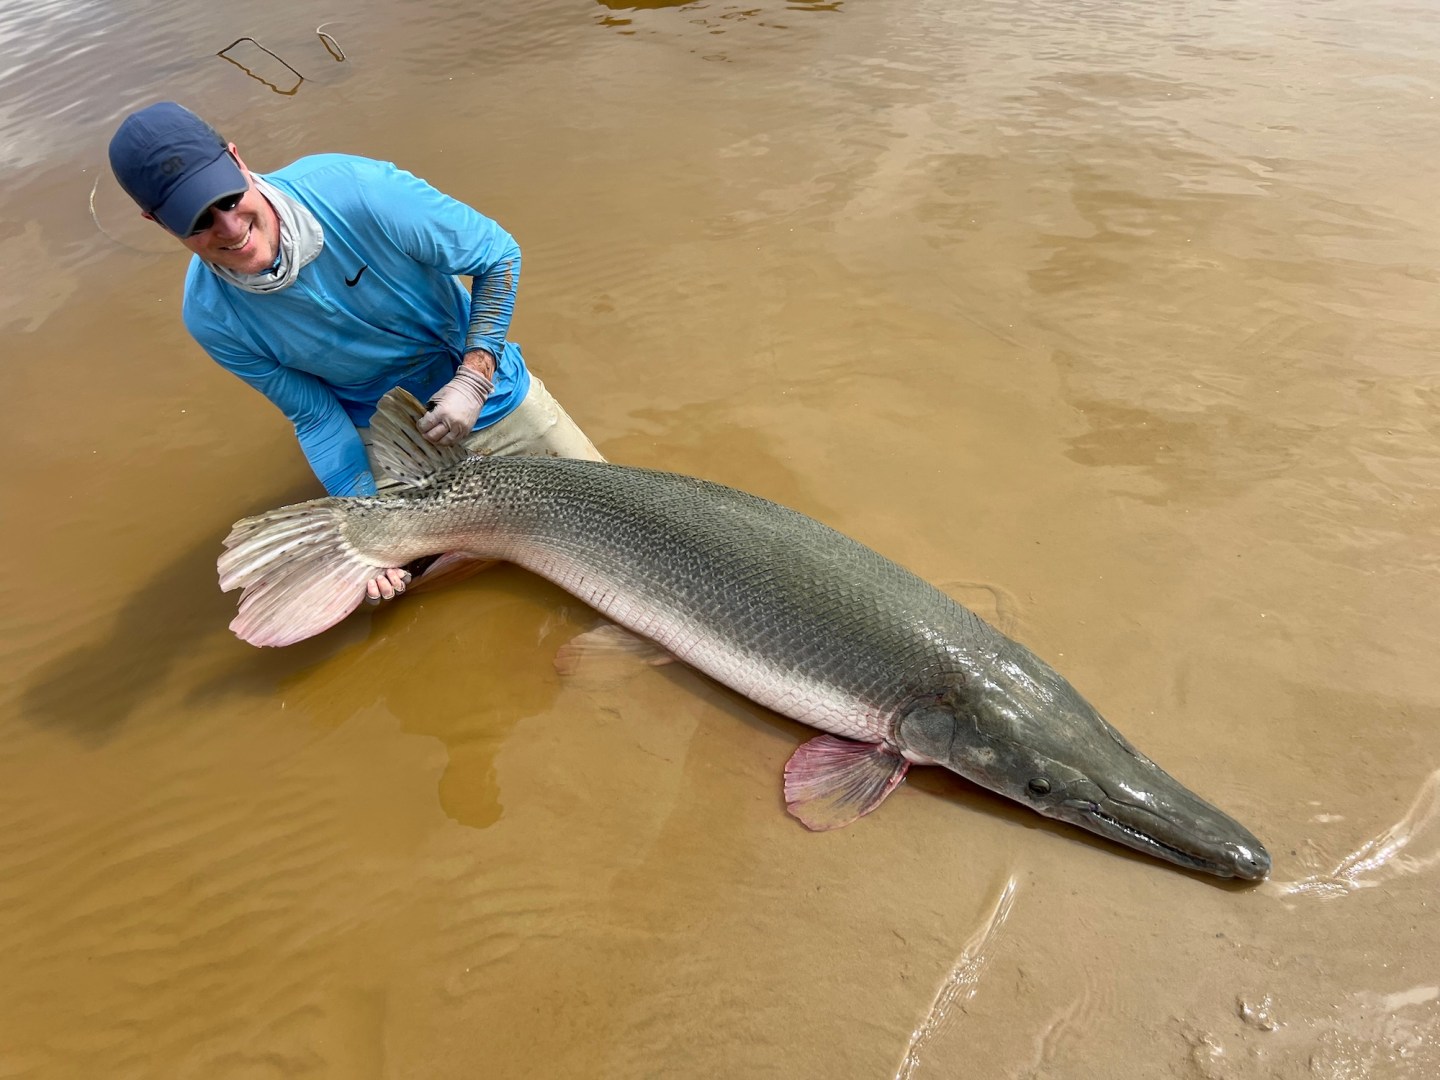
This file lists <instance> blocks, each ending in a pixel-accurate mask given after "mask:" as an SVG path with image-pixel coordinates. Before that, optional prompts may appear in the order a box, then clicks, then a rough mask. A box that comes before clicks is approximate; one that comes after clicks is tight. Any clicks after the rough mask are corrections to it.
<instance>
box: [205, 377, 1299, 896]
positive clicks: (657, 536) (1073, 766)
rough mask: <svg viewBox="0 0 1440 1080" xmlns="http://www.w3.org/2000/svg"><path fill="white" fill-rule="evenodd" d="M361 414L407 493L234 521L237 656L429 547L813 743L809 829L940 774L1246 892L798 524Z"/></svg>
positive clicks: (1205, 831)
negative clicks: (596, 620)
mask: <svg viewBox="0 0 1440 1080" xmlns="http://www.w3.org/2000/svg"><path fill="white" fill-rule="evenodd" d="M421 411H422V410H421V406H420V405H419V403H418V402H416V401H415V400H414V398H412V397H410V396H409V395H408V394H405V393H404V392H403V391H392V392H391V393H390V394H389V395H387V396H386V398H385V399H384V400H383V401H382V403H381V406H380V409H379V411H378V412H377V414H376V416H375V418H374V420H373V421H372V427H371V436H372V449H373V450H374V452H375V453H376V456H377V458H378V459H379V460H380V462H381V466H382V469H383V470H384V471H386V472H388V473H390V474H391V475H393V476H394V477H395V478H397V479H399V480H401V481H402V482H403V483H404V485H405V487H404V488H403V489H401V490H399V491H396V492H395V493H393V494H385V495H379V496H372V497H354V498H333V497H332V498H323V499H316V500H313V501H310V502H306V503H301V504H298V505H295V506H289V507H284V508H281V509H278V510H273V511H270V512H268V513H264V514H260V515H258V516H255V517H251V518H247V519H245V520H243V521H240V522H238V523H236V525H235V526H234V529H233V530H232V531H231V533H230V535H229V536H228V537H227V538H226V540H225V548H226V550H225V552H224V553H223V554H222V555H221V557H220V560H219V571H220V586H221V588H222V589H224V590H226V591H228V590H231V589H234V588H241V589H243V590H244V591H243V593H242V595H241V598H240V605H239V612H238V614H237V615H236V617H235V619H234V621H233V622H232V623H231V624H230V625H231V629H232V630H234V631H235V633H236V634H237V635H239V636H240V637H241V638H242V639H244V640H245V641H248V642H251V643H252V644H255V645H288V644H290V643H292V642H295V641H299V640H301V639H303V638H307V637H310V636H312V635H314V634H317V633H320V632H321V631H322V630H325V629H327V628H328V627H330V626H333V625H334V624H335V623H337V622H339V621H340V620H341V619H343V618H344V617H345V616H346V615H348V614H349V613H350V612H351V611H353V610H354V609H355V608H356V607H357V606H358V605H359V604H360V602H361V601H362V599H363V598H364V595H365V583H366V582H367V581H368V580H370V579H371V578H373V577H374V576H375V575H376V574H377V573H379V572H380V571H381V570H383V569H384V568H386V567H397V566H403V565H405V564H407V563H409V562H411V561H412V560H415V559H417V558H420V557H423V556H426V555H434V554H437V553H441V552H465V553H468V554H470V555H473V556H477V557H484V558H489V559H503V560H508V561H510V562H513V563H516V564H517V565H519V566H522V567H524V568H526V569H527V570H530V571H532V572H533V573H536V574H538V575H540V576H541V577H544V578H547V579H548V580H550V581H552V582H554V583H555V584H556V585H558V586H560V587H561V588H562V589H565V590H566V591H567V592H570V593H572V594H574V595H575V596H576V597H578V598H579V599H581V600H583V601H584V602H586V603H587V604H589V605H590V606H591V607H593V608H595V609H596V610H597V611H599V612H600V613H601V614H603V615H605V616H607V617H608V618H609V619H611V620H613V621H614V622H616V623H618V624H620V625H621V626H622V627H624V628H626V629H628V630H629V631H631V632H633V633H635V634H638V635H640V636H642V637H645V638H649V639H651V640H652V641H653V642H654V643H656V644H657V645H658V646H659V647H660V648H662V649H664V650H665V651H667V652H668V653H670V654H672V655H673V656H674V657H676V658H678V659H679V660H682V661H684V662H685V663H687V664H690V665H692V666H693V667H695V668H698V669H699V670H700V671H702V672H704V673H705V674H706V675H708V676H710V677H711V678H713V679H715V680H716V681H718V682H720V683H723V684H724V685H726V686H728V687H730V688H732V689H733V690H736V691H738V692H739V693H741V694H743V695H745V696H746V697H748V698H750V699H751V700H753V701H755V702H758V703H759V704H761V705H763V706H766V707H767V708H770V709H773V710H774V711H775V712H777V713H781V714H783V715H785V716H788V717H791V718H793V719H795V720H798V721H800V722H801V723H804V724H808V725H810V726H812V727H815V728H819V729H820V730H821V731H823V732H826V734H823V735H820V736H818V737H816V738H813V739H811V740H810V741H808V742H806V743H805V744H803V745H802V746H800V747H799V749H797V750H796V751H795V753H794V754H793V756H791V758H790V760H789V761H788V762H787V764H786V766H785V778H784V793H785V801H786V804H787V808H788V809H789V811H790V813H792V814H793V815H794V816H796V817H797V818H799V819H800V821H802V822H803V823H804V824H805V825H806V826H808V827H809V828H811V829H817V830H820V829H832V828H838V827H840V826H842V825H846V824H849V823H850V822H852V821H854V820H855V819H856V818H858V817H860V816H861V815H863V814H867V813H869V812H870V811H872V810H874V809H875V808H876V807H877V806H879V805H880V803H881V802H883V801H884V800H885V798H886V797H887V796H888V795H889V794H890V792H891V791H893V790H894V789H895V787H896V786H897V785H898V784H899V783H900V782H901V780H903V779H904V777H905V774H906V771H907V770H908V769H909V768H910V766H911V765H912V764H919V765H941V766H944V767H945V768H948V769H951V770H952V771H954V772H956V773H958V774H960V775H961V776H963V777H965V778H966V779H968V780H971V781H973V782H974V783H976V784H979V785H980V786H982V787H985V788H989V789H990V790H992V791H996V792H999V793H1000V794H1002V795H1005V796H1008V797H1009V798H1011V799H1014V800H1016V801H1018V802H1020V803H1023V804H1024V805H1026V806H1029V807H1031V808H1033V809H1034V810H1037V811H1038V812H1039V813H1041V814H1044V815H1046V816H1048V817H1052V818H1058V819H1060V820H1063V821H1068V822H1071V823H1073V824H1075V825H1078V826H1080V827H1081V828H1084V829H1088V830H1089V831H1090V832H1093V833H1098V834H1099V835H1100V836H1103V837H1108V838H1109V839H1111V840H1113V841H1116V842H1118V843H1120V844H1124V845H1126V846H1127V847H1130V848H1134V849H1135V850H1137V851H1142V852H1145V853H1146V854H1149V855H1153V856H1156V857H1158V858H1160V859H1164V860H1167V861H1169V862H1172V863H1176V864H1178V865H1180V866H1183V867H1187V868H1190V869H1194V870H1201V871H1206V872H1208V873H1211V874H1216V875H1219V876H1221V877H1239V878H1246V879H1251V880H1254V879H1258V878H1263V877H1264V876H1265V875H1266V874H1267V873H1268V872H1269V870H1270V856H1269V855H1268V854H1267V853H1266V851H1265V849H1264V847H1263V846H1261V844H1260V842H1259V841H1258V840H1257V839H1256V838H1255V837H1254V836H1253V835H1251V834H1250V833H1249V832H1248V831H1247V830H1246V829H1245V828H1244V827H1243V826H1241V825H1240V824H1239V823H1238V822H1236V821H1234V820H1233V819H1232V818H1230V817H1229V816H1227V815H1226V814H1224V813H1222V812H1221V811H1220V810H1218V809H1216V808H1215V807H1214V806H1212V805H1210V804H1209V803H1208V802H1206V801H1205V800H1203V799H1201V798H1200V797H1199V796H1198V795H1196V794H1194V793H1193V792H1191V791H1190V790H1189V789H1187V788H1186V787H1184V786H1183V785H1181V784H1180V783H1179V782H1178V781H1177V780H1175V779H1174V778H1173V777H1171V776H1170V775H1169V774H1168V773H1167V772H1165V771H1164V770H1163V769H1161V768H1160V767H1159V766H1158V765H1156V764H1155V763H1154V762H1152V761H1151V760H1150V759H1149V758H1147V757H1146V756H1145V755H1144V754H1142V753H1140V752H1139V751H1138V750H1136V749H1135V748H1134V747H1133V746H1131V745H1130V743H1129V742H1127V741H1126V739H1125V738H1124V737H1123V736H1122V735H1121V734H1120V733H1119V732H1118V731H1116V730H1115V728H1113V727H1111V725H1110V724H1109V723H1108V722H1106V721H1105V720H1104V719H1103V718H1102V717H1101V716H1100V714H1099V713H1098V712H1096V711H1095V709H1094V708H1092V707H1091V706H1090V704H1089V703H1088V702H1086V701H1085V699H1084V698H1082V697H1081V696H1080V694H1079V693H1078V692H1077V691H1076V690H1075V689H1074V688H1073V687H1072V686H1071V685H1070V683H1068V682H1067V681H1066V680H1065V679H1064V678H1063V677H1061V676H1060V675H1059V674H1058V673H1057V672H1056V671H1055V670H1054V669H1052V668H1051V667H1050V666H1049V665H1048V664H1046V663H1045V662H1044V661H1043V660H1041V659H1040V658H1039V657H1037V656H1035V654H1034V653H1032V652H1030V650H1028V649H1026V648H1025V647H1024V646H1023V645H1020V644H1019V643H1017V642H1015V641H1012V640H1010V639H1009V638H1007V637H1006V636H1004V635H1003V634H1001V633H1000V632H999V631H997V630H995V629H994V628H992V627H991V626H989V625H988V624H987V623H985V622H984V621H983V620H982V619H980V618H979V617H978V616H976V615H975V614H973V613H972V612H970V611H969V610H967V609H966V608H964V607H962V606H961V605H959V604H957V603H956V602H955V601H954V600H952V599H951V598H950V597H948V596H946V595H945V594H944V593H942V592H941V591H939V590H938V589H936V588H934V587H932V586H930V585H928V584H927V583H925V582H924V581H922V580H921V579H920V578H918V577H916V576H915V575H914V574H912V573H910V572H909V571H907V570H905V569H903V568H902V567H900V566H898V565H896V564H895V563H893V562H891V561H890V560H889V559H886V558H884V557H883V556H881V555H880V554H878V553H876V552H875V551H872V550H871V549H870V548H868V547H865V546H864V545H862V544H860V543H858V542H856V541H854V540H852V539H850V538H849V537H846V536H844V535H842V534H841V533H838V532H836V531H835V530H833V529H831V528H829V527H827V526H825V525H823V524H821V523H820V522H818V521H816V520H814V519H813V518H810V517H807V516H805V515H804V514H801V513H798V512H796V511H794V510H790V509H787V508H785V507H783V506H780V505H778V504H776V503H773V502H769V501H768V500H765V499H761V498H758V497H756V496H754V495H749V494H746V493H745V492H742V491H737V490H735V489H733V488H728V487H724V486H721V485H719V484H714V483H710V482H708V481H705V480H700V479H696V478H694V477H690V476H682V475H679V474H675V473H668V472H660V471H655V470H651V469H641V468H632V467H628V466H623V465H614V464H609V463H606V462H595V461H572V460H567V459H560V458H537V457H496V458H483V457H475V456H472V455H469V454H467V453H466V452H465V451H464V450H463V449H461V448H460V447H448V448H441V447H435V446H432V445H431V444H430V443H428V442H427V441H425V440H424V439H423V438H422V437H420V436H419V435H418V434H417V433H416V432H415V429H414V418H415V417H416V416H418V415H419V414H420V412H421Z"/></svg>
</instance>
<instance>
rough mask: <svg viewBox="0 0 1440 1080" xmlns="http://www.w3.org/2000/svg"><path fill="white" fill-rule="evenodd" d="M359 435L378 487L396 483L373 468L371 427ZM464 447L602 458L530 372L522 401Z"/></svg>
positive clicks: (491, 451)
mask: <svg viewBox="0 0 1440 1080" xmlns="http://www.w3.org/2000/svg"><path fill="white" fill-rule="evenodd" d="M360 437H361V438H362V439H363V440H364V441H365V453H366V455H367V456H368V457H369V458H370V471H371V472H373V473H374V474H375V486H376V488H377V490H380V491H384V490H386V489H387V488H392V487H396V486H398V484H399V482H398V481H396V480H390V479H388V478H386V477H384V476H383V475H382V473H381V472H380V470H379V469H378V468H376V465H375V456H374V455H373V454H372V453H371V452H370V429H369V428H361V429H360ZM465 447H466V449H468V450H471V451H473V452H474V453H477V454H487V455H488V454H499V455H501V456H502V457H503V456H512V455H513V456H516V457H563V458H583V459H585V460H587V461H604V460H605V458H604V457H603V456H602V455H601V453H600V451H599V450H596V449H595V444H594V443H592V442H591V441H590V440H589V439H588V438H587V437H586V435H585V433H584V432H583V431H581V430H580V427H579V425H578V424H576V423H575V421H574V420H571V419H570V414H569V413H567V412H566V411H565V409H564V407H563V406H562V405H561V404H560V403H559V402H558V401H556V400H555V399H554V398H553V397H551V395H550V391H549V390H546V389H545V384H544V383H543V382H541V381H540V379H539V378H538V377H537V376H536V375H535V373H534V372H533V371H532V372H531V373H530V392H529V393H528V394H526V395H525V400H524V401H522V402H520V404H519V405H517V406H515V408H513V409H512V410H510V413H509V415H508V416H506V417H505V418H504V419H502V420H498V421H496V422H495V423H493V424H491V425H490V426H489V427H487V428H481V429H480V430H479V431H476V432H473V433H472V434H471V435H470V437H469V438H467V439H466V440H465Z"/></svg>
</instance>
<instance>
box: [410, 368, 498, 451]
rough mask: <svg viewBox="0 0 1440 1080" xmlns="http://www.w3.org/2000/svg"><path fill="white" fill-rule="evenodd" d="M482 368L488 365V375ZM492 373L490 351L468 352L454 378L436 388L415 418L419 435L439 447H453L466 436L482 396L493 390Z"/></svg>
mask: <svg viewBox="0 0 1440 1080" xmlns="http://www.w3.org/2000/svg"><path fill="white" fill-rule="evenodd" d="M472 358H476V359H472ZM482 365H483V366H482ZM484 368H489V374H487V373H486V371H485V370H484ZM494 372H495V361H494V360H493V359H492V358H491V356H490V354H489V353H485V352H478V353H467V354H466V356H465V361H464V363H462V364H461V365H460V367H459V369H458V370H457V371H456V372H455V377H454V378H453V379H451V380H450V381H449V382H448V383H446V384H445V385H444V386H442V387H441V388H440V389H439V390H437V391H435V396H434V397H433V398H431V399H430V400H429V402H428V403H427V411H426V413H425V415H424V416H422V417H420V419H419V420H417V421H415V426H416V427H417V428H418V429H419V430H420V434H421V435H424V436H425V438H427V439H429V440H430V441H431V442H432V443H438V444H439V445H440V446H453V445H454V444H455V443H457V442H459V441H460V440H461V439H463V438H465V436H467V435H469V434H470V432H471V430H473V429H474V427H475V421H476V420H478V419H479V418H480V410H481V409H483V408H484V407H485V399H486V398H488V397H489V396H490V395H491V393H493V392H494V390H495V384H494V383H493V382H492V381H491V376H492V375H493V374H494Z"/></svg>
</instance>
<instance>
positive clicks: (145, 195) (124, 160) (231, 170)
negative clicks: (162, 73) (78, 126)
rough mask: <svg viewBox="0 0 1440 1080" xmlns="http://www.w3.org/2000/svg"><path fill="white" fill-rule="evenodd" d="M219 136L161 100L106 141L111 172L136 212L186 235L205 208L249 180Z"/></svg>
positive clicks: (241, 188) (133, 116)
mask: <svg viewBox="0 0 1440 1080" xmlns="http://www.w3.org/2000/svg"><path fill="white" fill-rule="evenodd" d="M228 151H229V144H228V143H226V141H225V140H224V139H223V138H221V137H220V133H219V132H218V131H216V130H215V129H214V128H213V127H211V126H210V125H209V124H207V123H206V122H205V121H204V120H201V119H200V117H198V116H196V115H195V114H194V113H193V112H191V111H190V110H189V109H187V108H185V107H184V106H182V105H177V104H175V102H173V101H161V102H159V103H158V104H155V105H149V106H147V107H146V108H143V109H141V110H140V111H139V112H133V113H131V114H130V115H129V116H127V117H126V118H125V119H124V120H123V121H122V122H121V124H120V126H119V128H117V129H116V131H115V134H114V136H112V137H111V139H110V169H111V171H112V172H114V174H115V179H116V180H118V181H120V186H121V187H122V188H124V189H125V193H126V194H127V195H129V196H130V197H131V198H132V199H134V200H135V202H136V203H138V204H139V206H140V209H141V210H144V211H145V212H146V213H148V214H152V215H153V216H154V217H155V218H156V219H157V220H158V221H159V222H160V224H161V225H164V226H165V228H167V229H169V230H170V231H171V232H172V233H174V234H175V235H176V236H189V235H190V233H191V232H192V231H193V230H194V228H195V222H196V220H197V219H198V218H199V217H200V215H201V214H203V213H204V212H205V211H206V209H208V208H209V207H210V205H211V204H212V203H214V202H216V201H217V200H219V199H223V198H225V197H226V196H227V195H239V194H241V193H242V192H244V191H246V190H247V189H248V188H249V187H250V184H249V181H247V180H246V178H245V174H244V173H243V172H241V171H240V167H239V166H238V165H236V164H235V159H234V158H233V157H231V156H230V154H229V152H228Z"/></svg>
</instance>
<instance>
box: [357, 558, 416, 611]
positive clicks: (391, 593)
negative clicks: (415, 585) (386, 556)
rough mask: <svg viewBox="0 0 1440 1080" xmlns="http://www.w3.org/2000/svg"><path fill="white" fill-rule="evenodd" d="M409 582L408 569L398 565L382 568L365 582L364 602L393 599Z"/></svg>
mask: <svg viewBox="0 0 1440 1080" xmlns="http://www.w3.org/2000/svg"><path fill="white" fill-rule="evenodd" d="M409 584H410V574H409V572H408V571H405V570H401V569H399V568H398V567H394V568H391V569H389V570H382V571H381V572H380V573H378V574H376V575H375V577H373V578H371V579H370V580H369V581H367V582H366V583H365V602H366V603H367V604H378V603H380V601H381V600H394V599H395V597H397V596H399V595H400V594H401V593H403V592H404V591H405V586H406V585H409Z"/></svg>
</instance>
